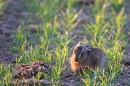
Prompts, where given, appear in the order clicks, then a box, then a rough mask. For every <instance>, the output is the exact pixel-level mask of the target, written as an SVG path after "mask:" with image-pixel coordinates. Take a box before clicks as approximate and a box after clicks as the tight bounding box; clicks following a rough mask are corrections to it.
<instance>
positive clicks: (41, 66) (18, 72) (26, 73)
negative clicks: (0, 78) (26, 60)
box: [12, 61, 49, 79]
mask: <svg viewBox="0 0 130 86" xmlns="http://www.w3.org/2000/svg"><path fill="white" fill-rule="evenodd" d="M38 73H42V75H41V77H40V78H43V77H44V76H43V74H44V73H49V67H48V66H47V65H46V64H45V63H43V62H41V61H37V62H32V63H30V64H19V65H18V66H17V67H16V68H15V69H14V72H13V74H12V75H13V78H19V79H22V78H24V79H30V78H32V77H33V76H34V77H36V76H37V74H38Z"/></svg>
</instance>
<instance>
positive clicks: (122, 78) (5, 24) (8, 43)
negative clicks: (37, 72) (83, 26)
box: [0, 0, 130, 86]
mask: <svg viewBox="0 0 130 86" xmlns="http://www.w3.org/2000/svg"><path fill="white" fill-rule="evenodd" d="M125 4H126V10H125V12H126V14H127V15H128V18H127V19H128V20H127V23H128V24H130V10H129V8H130V6H129V5H130V1H129V0H126V3H125ZM127 8H128V9H127ZM27 13H28V10H27V9H26V8H25V6H24V3H23V2H22V0H10V2H9V3H8V4H7V7H6V9H5V10H4V12H3V14H2V15H1V17H0V63H7V64H11V63H12V62H15V57H16V56H17V55H18V54H17V53H16V54H13V53H11V52H9V50H10V49H11V48H12V47H13V46H12V42H14V41H15V39H14V34H15V33H17V30H18V26H19V25H20V24H21V22H26V21H27V19H26V18H25V15H26V14H27ZM87 14H88V13H87V12H82V13H81V14H80V15H79V17H78V19H81V20H82V22H81V23H86V22H88V21H85V19H87V18H89V17H88V15H87ZM125 30H128V31H126V32H129V31H130V26H127V27H126V29H125ZM77 33H78V32H73V33H70V35H74V34H77ZM79 34H80V33H79ZM127 34H129V33H127ZM129 35H130V34H129ZM81 39H83V35H78V36H77V37H76V38H75V39H74V40H77V41H80V40H81ZM69 46H75V44H70V45H69ZM125 58H129V61H127V65H124V67H123V71H122V73H121V75H119V76H118V77H117V79H116V80H115V82H114V84H113V85H114V86H129V85H130V47H128V48H127V50H126V51H125V53H124V58H123V60H124V59H125ZM124 61H126V60H124ZM68 64H69V63H68V61H66V62H65V66H66V67H67V68H68V69H69V68H70V66H69V65H68ZM64 75H66V74H64V73H63V74H61V76H63V78H61V80H60V83H61V84H63V85H64V86H78V84H83V82H82V80H81V79H82V78H83V77H80V76H78V75H67V76H64ZM39 82H43V83H46V84H48V83H49V82H51V81H49V80H48V79H45V80H44V81H39ZM21 83H23V82H22V81H21Z"/></svg>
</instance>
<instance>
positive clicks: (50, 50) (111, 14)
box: [0, 0, 126, 86]
mask: <svg viewBox="0 0 130 86" xmlns="http://www.w3.org/2000/svg"><path fill="white" fill-rule="evenodd" d="M95 1H96V2H95V4H94V5H91V15H90V16H93V17H94V19H95V20H94V22H90V23H89V24H84V25H83V28H84V29H85V31H86V35H85V37H88V35H89V37H90V38H86V40H87V41H88V42H89V43H90V44H91V45H92V46H96V47H99V48H101V49H102V50H104V51H105V53H106V55H107V57H108V62H107V66H108V70H106V71H102V73H101V74H99V72H98V71H96V72H95V73H94V76H92V73H91V72H85V74H84V76H85V77H86V78H85V79H83V82H84V83H85V85H86V86H109V85H112V83H113V81H114V79H115V77H116V76H117V75H118V74H119V73H120V66H121V64H120V62H121V58H122V54H123V52H121V50H122V47H124V46H125V44H126V42H125V41H123V39H124V37H125V34H124V33H123V31H122V30H123V27H124V23H125V22H124V21H125V16H124V15H123V11H124V10H123V2H124V1H123V0H119V1H120V2H119V1H118V0H116V1H118V2H116V1H114V0H105V1H104V0H95ZM108 3H110V4H111V7H107V6H106V4H108ZM25 4H26V7H27V8H28V10H29V11H30V12H31V13H33V14H35V15H36V16H38V17H40V19H41V21H42V22H41V23H40V24H36V27H35V28H36V32H35V33H33V35H34V37H35V38H31V37H30V36H31V35H32V33H31V32H29V31H27V30H26V29H25V28H26V27H25V25H26V22H23V24H22V25H21V26H19V28H18V32H17V33H16V34H15V40H14V44H15V46H14V47H12V52H13V53H20V57H18V58H17V59H16V62H17V63H29V62H32V61H38V60H40V61H43V62H46V63H48V64H50V63H53V66H54V67H53V70H52V72H51V74H49V75H46V77H48V78H50V79H51V80H52V85H54V84H55V83H56V84H55V86H57V85H59V84H58V82H59V81H60V78H61V77H60V74H61V72H63V71H64V69H65V67H64V66H63V64H64V62H65V61H66V60H68V56H69V55H68V54H69V51H70V49H71V48H70V47H68V44H69V43H70V42H71V41H72V39H71V37H70V36H69V33H70V32H71V31H72V30H75V27H76V26H77V25H79V21H76V18H77V17H78V15H79V14H80V13H81V11H82V9H81V10H80V11H79V12H77V11H76V10H73V8H74V7H76V2H74V1H73V0H62V2H60V0H52V1H49V0H44V1H42V0H32V1H31V3H30V0H27V1H25ZM30 23H31V22H30ZM62 28H64V32H63V33H61V29H62ZM79 29H80V28H79ZM83 41H84V40H83ZM32 42H33V43H32ZM75 43H78V42H75ZM10 70H11V69H10V67H9V66H7V67H6V68H4V67H3V65H1V69H0V73H1V75H2V76H3V78H4V80H5V81H6V83H5V82H4V81H1V83H2V85H4V84H7V85H8V83H9V80H10V79H11V75H10V74H11V71H10ZM5 72H6V73H7V75H5ZM39 77H40V74H39V75H38V76H37V77H36V78H37V79H39Z"/></svg>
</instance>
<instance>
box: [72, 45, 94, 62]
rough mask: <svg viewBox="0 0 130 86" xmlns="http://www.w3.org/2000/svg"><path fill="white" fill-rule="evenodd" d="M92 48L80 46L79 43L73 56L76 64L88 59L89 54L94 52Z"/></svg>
mask: <svg viewBox="0 0 130 86" xmlns="http://www.w3.org/2000/svg"><path fill="white" fill-rule="evenodd" d="M92 49H93V48H92V46H85V45H80V44H79V43H78V44H77V45H76V47H75V49H74V50H73V54H72V56H73V57H74V58H75V62H79V63H81V62H82V61H83V60H85V59H86V58H88V56H89V52H90V51H91V50H92Z"/></svg>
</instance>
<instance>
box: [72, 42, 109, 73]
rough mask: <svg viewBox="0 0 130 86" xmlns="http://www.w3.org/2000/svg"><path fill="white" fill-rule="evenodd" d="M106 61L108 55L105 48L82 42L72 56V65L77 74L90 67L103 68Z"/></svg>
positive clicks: (94, 68)
mask: <svg viewBox="0 0 130 86" xmlns="http://www.w3.org/2000/svg"><path fill="white" fill-rule="evenodd" d="M106 62H107V57H106V54H105V53H104V51H103V50H101V49H99V48H96V47H92V46H85V45H80V44H77V45H76V47H75V48H74V50H73V53H72V56H71V58H70V66H71V69H72V71H73V72H74V73H75V74H78V73H81V72H82V71H83V70H87V69H88V68H91V69H93V70H96V69H97V68H99V69H100V70H102V69H104V67H105V65H106Z"/></svg>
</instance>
